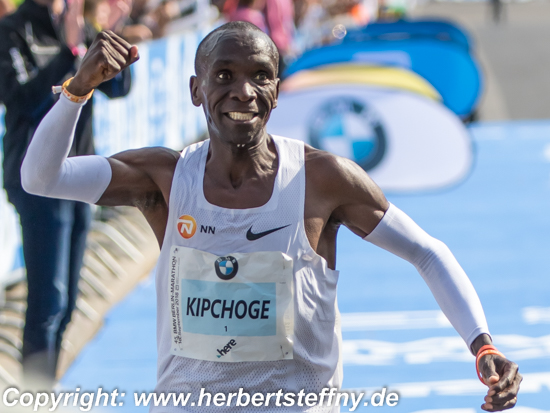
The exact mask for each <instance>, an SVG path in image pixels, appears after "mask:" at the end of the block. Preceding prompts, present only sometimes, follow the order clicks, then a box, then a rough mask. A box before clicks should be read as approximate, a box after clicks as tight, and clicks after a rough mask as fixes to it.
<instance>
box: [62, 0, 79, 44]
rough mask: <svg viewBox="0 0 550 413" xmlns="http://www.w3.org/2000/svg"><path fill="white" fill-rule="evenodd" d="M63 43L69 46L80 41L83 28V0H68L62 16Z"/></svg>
mask: <svg viewBox="0 0 550 413" xmlns="http://www.w3.org/2000/svg"><path fill="white" fill-rule="evenodd" d="M64 26H65V43H66V44H67V46H69V47H74V46H78V45H79V44H81V43H82V40H83V34H82V31H83V29H84V0H68V1H67V10H66V11H65V16H64Z"/></svg>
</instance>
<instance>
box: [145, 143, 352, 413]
mask: <svg viewBox="0 0 550 413" xmlns="http://www.w3.org/2000/svg"><path fill="white" fill-rule="evenodd" d="M273 139H274V141H275V144H276V148H277V153H278V156H279V168H278V172H277V176H276V179H275V183H274V187H273V193H272V195H271V198H270V200H269V201H268V202H267V203H266V204H264V205H263V206H260V207H257V208H249V209H228V208H222V207H219V206H216V205H213V204H210V203H209V202H208V201H207V200H206V198H205V196H204V191H203V182H204V171H205V165H206V158H207V154H208V147H209V141H208V140H207V141H204V142H200V143H197V144H194V145H191V146H189V147H187V148H186V149H185V150H184V151H183V152H182V153H181V158H180V159H179V160H178V163H177V166H176V169H175V172H174V178H173V181H172V189H171V193H170V201H169V215H168V221H167V224H166V234H165V237H164V243H163V247H162V249H161V253H160V258H159V261H158V267H157V275H156V288H157V350H158V371H157V379H158V382H157V387H156V389H155V391H156V392H157V393H164V392H177V393H181V392H184V393H189V392H190V393H192V398H191V400H193V399H196V398H198V395H199V393H200V391H201V388H204V389H205V391H206V392H209V393H211V394H212V395H214V394H215V393H225V394H228V393H231V392H237V391H238V390H239V388H241V387H242V388H243V389H244V391H245V392H247V393H249V394H251V395H252V394H253V393H264V394H265V393H268V392H272V393H275V392H277V391H278V390H279V389H283V391H285V392H292V393H296V394H297V393H298V392H299V391H300V390H302V389H304V391H305V392H306V393H309V392H316V393H319V392H320V391H321V389H323V388H325V387H330V388H332V387H337V388H340V386H341V380H342V366H341V357H340V351H341V332H340V314H339V312H338V308H337V303H336V284H337V281H338V272H337V271H333V270H331V269H330V268H328V267H327V263H326V261H325V260H324V259H323V258H322V257H320V256H319V255H318V254H317V253H316V252H315V251H314V250H313V249H312V248H311V246H310V244H309V241H308V239H307V237H306V232H305V228H304V199H305V165H304V144H303V142H301V141H298V140H293V139H287V138H282V137H277V136H273ZM289 263H290V267H289ZM232 276H233V277H234V278H231V277H232ZM214 360H215V361H214ZM242 360H253V361H242ZM273 400H274V399H273ZM271 406H273V403H271V404H270V407H265V408H258V407H253V406H249V407H248V408H242V407H239V408H236V407H234V405H232V406H230V407H216V406H213V405H212V404H211V406H210V407H205V406H204V405H203V406H200V407H199V406H194V407H191V406H186V407H174V406H172V407H170V406H168V407H152V408H151V410H150V411H151V412H157V413H159V412H162V413H166V412H216V413H220V412H234V411H237V410H238V411H245V412H246V411H254V412H256V411H262V412H265V411H281V410H283V411H293V412H294V411H331V412H338V411H339V408H338V407H333V408H332V409H327V408H324V409H320V408H319V407H316V408H311V407H309V408H308V407H306V406H305V405H304V406H303V407H298V406H296V405H295V406H294V407H292V408H289V407H286V408H285V407H279V408H276V407H271Z"/></svg>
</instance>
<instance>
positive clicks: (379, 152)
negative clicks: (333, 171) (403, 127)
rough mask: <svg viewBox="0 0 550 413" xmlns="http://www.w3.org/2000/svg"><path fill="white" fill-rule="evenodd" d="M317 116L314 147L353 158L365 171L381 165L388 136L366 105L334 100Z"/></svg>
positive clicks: (313, 121) (311, 132) (313, 124)
mask: <svg viewBox="0 0 550 413" xmlns="http://www.w3.org/2000/svg"><path fill="white" fill-rule="evenodd" d="M314 113H315V114H314V115H313V117H312V119H311V121H310V127H309V139H310V142H311V144H312V145H313V146H314V147H316V148H319V149H322V150H325V151H328V152H332V153H334V154H336V155H340V156H343V157H345V158H348V159H352V160H354V161H355V162H357V163H358V164H359V165H360V166H361V167H362V168H363V169H364V170H365V171H368V170H370V169H372V168H374V167H375V166H376V165H378V164H379V163H380V161H381V160H382V158H383V157H384V154H385V152H386V134H385V132H384V128H383V127H382V124H381V122H380V120H379V118H378V116H376V114H375V113H374V111H373V110H372V109H370V108H369V107H368V106H367V105H366V104H365V103H362V102H359V101H358V100H356V99H355V98H353V97H347V96H341V97H337V98H331V99H330V100H329V101H328V102H326V103H324V104H323V105H322V106H321V107H320V108H319V110H316V111H314Z"/></svg>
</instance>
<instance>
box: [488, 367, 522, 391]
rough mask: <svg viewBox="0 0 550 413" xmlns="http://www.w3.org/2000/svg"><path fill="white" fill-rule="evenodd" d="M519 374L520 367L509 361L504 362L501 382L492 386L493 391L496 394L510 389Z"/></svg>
mask: <svg viewBox="0 0 550 413" xmlns="http://www.w3.org/2000/svg"><path fill="white" fill-rule="evenodd" d="M517 372H518V365H517V364H516V363H513V362H511V361H509V360H504V365H503V367H502V371H501V374H500V379H499V381H498V382H497V383H496V384H494V385H492V386H491V390H493V391H494V392H495V394H497V393H500V392H501V391H502V390H504V389H506V388H508V387H509V386H510V385H511V384H512V383H513V381H514V378H515V377H516V374H517Z"/></svg>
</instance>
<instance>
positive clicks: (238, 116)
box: [226, 112, 257, 121]
mask: <svg viewBox="0 0 550 413" xmlns="http://www.w3.org/2000/svg"><path fill="white" fill-rule="evenodd" d="M226 115H227V116H228V117H229V118H230V119H232V120H240V121H248V120H252V119H253V118H254V116H256V115H257V113H252V112H227V113H226Z"/></svg>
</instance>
